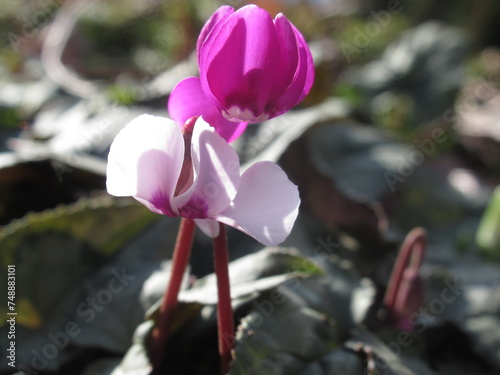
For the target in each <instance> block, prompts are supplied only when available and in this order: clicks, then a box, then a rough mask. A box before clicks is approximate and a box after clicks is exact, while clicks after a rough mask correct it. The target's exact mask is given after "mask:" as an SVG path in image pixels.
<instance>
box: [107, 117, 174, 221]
mask: <svg viewBox="0 0 500 375" xmlns="http://www.w3.org/2000/svg"><path fill="white" fill-rule="evenodd" d="M183 157H184V141H183V138H182V133H181V131H180V129H179V127H178V126H177V124H176V123H175V122H173V121H171V120H170V119H166V118H162V117H156V116H151V115H141V116H139V117H137V118H135V119H134V120H132V121H131V122H130V123H129V124H127V126H126V127H125V128H124V129H122V130H121V131H120V133H118V135H117V136H116V138H115V140H114V141H113V143H112V145H111V148H110V151H109V156H108V166H107V172H106V175H107V180H106V186H107V190H108V192H109V193H110V194H112V195H115V196H119V197H123V196H133V197H134V198H136V199H137V200H139V201H140V202H141V203H143V204H145V205H146V206H147V207H148V208H149V209H150V210H152V211H154V212H157V213H162V214H165V215H169V216H176V215H177V210H176V209H175V208H174V207H172V204H171V202H172V198H173V196H174V191H175V186H176V184H177V180H178V178H179V174H180V170H181V167H182V160H183Z"/></svg>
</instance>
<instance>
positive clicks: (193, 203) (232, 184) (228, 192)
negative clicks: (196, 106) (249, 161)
mask: <svg viewBox="0 0 500 375" xmlns="http://www.w3.org/2000/svg"><path fill="white" fill-rule="evenodd" d="M191 157H192V161H193V170H194V180H193V184H192V185H191V186H190V187H189V189H188V190H187V191H186V192H185V193H183V194H181V195H179V196H178V197H175V198H174V203H175V205H176V207H178V209H179V212H180V214H181V216H183V217H187V218H196V219H205V218H212V217H213V216H215V215H217V214H218V213H219V212H220V211H222V210H223V209H224V208H225V207H226V206H227V205H228V204H229V203H230V202H231V201H232V200H233V198H234V196H235V195H236V190H237V189H238V185H239V180H240V163H239V159H238V155H237V154H236V151H234V149H233V148H232V147H231V146H230V145H229V144H228V143H227V142H226V141H225V140H224V139H223V138H221V137H220V136H219V135H218V134H217V132H216V131H215V130H214V128H212V127H211V126H210V125H209V124H207V123H206V122H205V121H204V120H203V119H202V118H199V119H198V120H197V121H196V123H195V125H194V130H193V137H192V141H191Z"/></svg>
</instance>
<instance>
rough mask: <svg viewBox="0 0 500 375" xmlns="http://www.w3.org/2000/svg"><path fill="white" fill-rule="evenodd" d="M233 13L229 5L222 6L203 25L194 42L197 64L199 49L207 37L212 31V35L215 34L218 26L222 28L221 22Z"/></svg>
mask: <svg viewBox="0 0 500 375" xmlns="http://www.w3.org/2000/svg"><path fill="white" fill-rule="evenodd" d="M233 13H234V9H233V8H232V7H230V6H229V5H223V6H221V7H220V8H219V9H217V10H216V11H215V13H214V14H212V16H211V17H210V18H209V19H208V21H207V22H206V23H205V25H204V26H203V29H201V32H200V36H199V37H198V41H197V42H196V55H197V57H198V64H199V61H200V52H201V47H202V46H203V43H205V41H206V39H207V37H208V36H209V35H210V33H211V32H212V31H213V32H214V33H217V31H218V29H219V28H220V26H222V23H223V22H221V21H224V20H225V19H227V17H229V16H230V15H231V14H233Z"/></svg>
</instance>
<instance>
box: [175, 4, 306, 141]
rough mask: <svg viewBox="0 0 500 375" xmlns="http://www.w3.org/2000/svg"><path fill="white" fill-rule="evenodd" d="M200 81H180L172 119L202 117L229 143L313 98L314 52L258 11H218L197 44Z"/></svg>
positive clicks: (286, 24)
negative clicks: (249, 125) (250, 126)
mask: <svg viewBox="0 0 500 375" xmlns="http://www.w3.org/2000/svg"><path fill="white" fill-rule="evenodd" d="M197 54H198V65H199V70H200V78H196V77H189V78H186V79H185V80H183V81H181V82H180V83H179V84H178V85H177V86H176V87H175V88H174V90H173V91H172V94H171V97H170V99H169V105H168V108H169V112H170V116H171V117H172V118H173V119H174V120H176V121H177V122H178V123H182V124H183V123H184V122H185V121H186V120H187V119H189V118H190V117H192V116H199V115H203V116H204V118H205V119H206V120H207V122H208V123H210V124H211V125H213V126H214V127H215V128H216V129H217V131H218V132H219V133H220V134H221V135H222V136H223V137H224V138H225V139H226V140H228V141H230V140H233V139H235V138H237V137H238V136H239V135H240V134H241V133H242V132H243V130H244V129H245V127H246V125H247V123H256V122H261V121H264V120H267V119H270V118H273V117H276V116H279V115H281V114H283V113H285V112H287V111H289V110H290V109H291V108H292V107H294V106H295V105H297V104H298V103H299V102H300V101H302V99H304V97H305V96H306V95H307V94H308V93H309V90H310V89H311V86H312V84H313V81H314V65H313V61H312V57H311V52H310V51H309V48H308V46H307V44H306V42H305V40H304V37H303V36H302V34H301V33H300V32H299V31H298V30H297V29H296V28H295V26H294V25H293V24H292V23H291V22H290V21H288V20H287V19H286V17H285V16H284V15H283V14H278V15H277V16H276V18H275V19H274V20H273V19H272V18H271V16H270V15H269V13H268V12H267V11H265V10H263V9H261V8H259V7H257V6H256V5H248V6H245V7H243V8H241V9H239V10H237V11H234V9H233V8H231V7H229V6H222V7H220V8H219V9H218V10H217V11H216V12H215V13H214V14H213V15H212V17H211V18H210V19H209V20H208V22H207V23H206V24H205V26H204V27H203V29H202V31H201V34H200V36H199V38H198V44H197Z"/></svg>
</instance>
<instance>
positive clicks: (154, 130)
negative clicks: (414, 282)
mask: <svg viewBox="0 0 500 375" xmlns="http://www.w3.org/2000/svg"><path fill="white" fill-rule="evenodd" d="M197 52H198V63H199V69H200V78H196V77H190V78H186V79H185V80H183V81H181V82H180V83H179V84H178V85H177V86H176V87H175V89H174V90H173V92H172V94H171V97H170V99H169V103H168V108H169V112H170V115H171V117H172V118H173V119H174V120H175V122H174V121H172V120H170V119H167V118H162V117H155V116H150V115H142V116H139V117H138V118H136V119H134V120H132V121H131V122H130V123H129V124H128V125H126V127H125V128H124V129H122V130H121V132H120V133H119V134H118V135H117V137H116V138H115V140H114V141H113V144H112V145H111V149H110V152H109V156H108V167H107V190H108V192H109V193H110V194H112V195H115V196H132V197H134V198H135V199H137V200H138V201H139V202H141V203H142V204H144V205H145V206H146V207H147V208H149V209H150V210H151V211H153V212H155V213H158V214H162V215H167V216H172V217H181V218H182V220H181V225H180V227H179V234H178V238H177V242H176V246H175V249H174V254H173V258H172V273H171V276H170V280H169V284H168V287H167V290H166V292H165V297H164V299H163V304H162V306H161V309H160V314H159V318H158V321H157V323H156V326H155V328H154V329H153V332H152V336H151V342H150V352H151V355H152V363H153V366H154V368H155V370H157V371H159V370H160V368H161V366H162V365H163V364H162V359H163V353H164V352H165V350H166V346H167V343H168V337H169V334H170V329H171V323H172V320H173V317H174V316H175V312H176V308H177V305H178V302H177V297H178V294H179V291H180V287H181V283H182V279H183V276H184V272H185V269H186V266H187V263H188V260H189V254H190V251H191V245H192V241H193V235H194V230H195V227H196V226H198V227H199V228H200V229H201V230H202V231H203V232H204V233H205V234H206V235H208V236H210V237H211V238H213V246H214V260H215V273H216V276H217V286H218V305H217V319H218V337H219V354H220V364H221V373H222V374H226V373H227V372H228V370H229V363H230V361H231V350H232V347H233V340H234V327H233V324H234V322H233V315H232V308H231V297H230V285H229V276H228V249H227V239H226V234H225V225H226V224H227V225H230V226H232V227H234V228H236V229H238V230H240V231H242V232H244V233H246V234H248V235H249V236H252V237H253V238H255V239H256V240H257V241H259V242H261V243H262V244H264V245H267V246H275V245H277V244H279V243H281V242H283V241H284V240H285V239H286V237H287V236H288V235H289V234H290V232H291V230H292V227H293V224H294V222H295V219H296V217H297V214H298V208H299V204H300V198H299V194H298V190H297V187H296V186H295V185H294V184H292V183H291V182H290V181H289V180H288V178H287V176H286V174H285V173H284V172H283V171H282V169H281V168H280V167H278V166H277V165H276V164H274V163H272V162H266V161H265V162H260V163H256V164H254V165H253V166H251V167H250V168H248V169H247V170H246V171H245V172H244V173H240V163H239V158H238V155H237V154H236V152H235V151H234V149H233V148H232V147H231V146H230V145H229V144H228V143H227V142H229V141H232V140H234V139H236V138H237V137H238V136H239V135H241V133H242V132H243V131H244V130H245V128H246V126H247V124H248V123H252V122H260V121H263V120H265V119H268V118H272V117H276V116H278V115H280V114H283V113H285V112H286V111H288V110H290V109H291V108H292V107H293V106H295V105H296V104H298V103H299V102H300V101H301V100H302V99H303V98H304V97H305V95H307V93H308V92H309V90H310V89H311V86H312V83H313V79H314V67H313V63H312V58H311V54H310V51H309V49H308V47H307V44H306V43H305V40H304V38H303V37H302V35H301V34H300V32H299V31H298V30H297V29H296V28H295V27H294V26H293V25H292V24H291V23H290V22H289V21H288V20H287V19H286V18H285V17H284V16H283V15H281V14H280V15H278V16H277V17H276V18H275V19H274V20H273V19H272V18H271V16H270V15H269V13H267V12H266V11H265V10H263V9H261V8H258V7H257V6H255V5H249V6H246V7H243V8H241V9H239V10H238V11H234V9H233V8H231V7H229V6H223V7H221V8H219V9H218V10H217V11H216V12H215V13H214V15H213V16H212V17H211V18H210V19H209V20H208V22H207V23H206V24H205V26H204V27H203V29H202V31H201V34H200V37H199V40H198V45H197Z"/></svg>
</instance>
